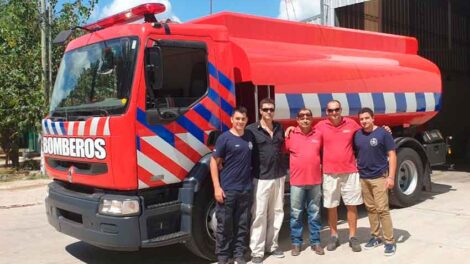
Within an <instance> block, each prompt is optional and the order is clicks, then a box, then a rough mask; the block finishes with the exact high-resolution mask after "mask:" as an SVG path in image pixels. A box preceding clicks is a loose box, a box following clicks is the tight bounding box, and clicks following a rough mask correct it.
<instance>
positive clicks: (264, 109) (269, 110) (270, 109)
mask: <svg viewBox="0 0 470 264" xmlns="http://www.w3.org/2000/svg"><path fill="white" fill-rule="evenodd" d="M261 111H263V112H271V113H274V108H261Z"/></svg>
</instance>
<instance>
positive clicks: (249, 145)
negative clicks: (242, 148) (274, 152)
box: [248, 141, 253, 150]
mask: <svg viewBox="0 0 470 264" xmlns="http://www.w3.org/2000/svg"><path fill="white" fill-rule="evenodd" d="M248 148H249V149H250V150H252V149H253V143H251V141H248Z"/></svg>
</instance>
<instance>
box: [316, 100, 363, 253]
mask: <svg viewBox="0 0 470 264" xmlns="http://www.w3.org/2000/svg"><path fill="white" fill-rule="evenodd" d="M326 114H327V116H328V119H325V120H322V121H320V122H318V123H317V124H316V125H315V129H317V130H319V131H321V132H322V134H323V206H324V207H326V208H328V224H329V226H330V234H331V236H330V239H329V241H328V245H327V250H329V251H332V250H335V249H336V248H337V247H338V246H339V244H340V243H339V239H338V228H337V222H338V211H337V207H338V205H339V203H340V199H341V197H342V198H343V202H344V204H345V205H346V208H347V218H348V224H349V246H350V247H351V248H352V250H353V251H354V252H359V251H361V245H360V242H359V240H358V239H357V238H356V229H357V208H356V207H357V205H360V204H362V203H363V201H362V195H361V183H360V181H359V173H358V171H357V167H356V159H355V157H354V151H353V138H354V133H355V132H356V131H357V130H358V129H360V128H361V127H360V126H359V124H357V123H356V122H355V121H354V120H352V119H350V118H347V117H342V116H341V103H340V102H339V101H337V100H332V101H330V102H328V104H327V107H326Z"/></svg>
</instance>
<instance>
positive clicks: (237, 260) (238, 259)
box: [235, 258, 246, 264]
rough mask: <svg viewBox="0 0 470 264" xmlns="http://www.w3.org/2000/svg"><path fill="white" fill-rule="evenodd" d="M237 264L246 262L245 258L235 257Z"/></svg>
mask: <svg viewBox="0 0 470 264" xmlns="http://www.w3.org/2000/svg"><path fill="white" fill-rule="evenodd" d="M235 264H246V261H245V259H244V258H235Z"/></svg>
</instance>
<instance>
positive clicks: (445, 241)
mask: <svg viewBox="0 0 470 264" xmlns="http://www.w3.org/2000/svg"><path fill="white" fill-rule="evenodd" d="M432 180H433V191H432V192H427V193H423V196H422V197H423V198H422V199H421V201H420V203H418V204H416V205H414V206H412V207H409V208H401V209H393V210H392V219H393V223H394V227H395V235H396V238H397V240H398V243H397V245H398V250H397V254H396V255H395V256H392V257H385V256H383V249H382V247H379V248H376V249H373V250H370V251H365V250H363V251H362V252H360V253H353V252H352V251H351V249H350V248H349V246H348V244H347V236H348V231H347V224H346V223H345V221H344V220H342V221H341V223H340V225H339V226H338V227H339V232H340V240H341V242H342V245H341V246H340V247H339V248H338V249H337V250H336V251H334V252H329V251H327V252H326V255H324V256H318V255H315V254H314V253H313V252H311V251H310V249H309V248H306V249H305V250H304V251H302V253H301V255H300V256H298V257H292V256H290V242H289V230H288V228H287V223H285V224H284V227H283V230H282V231H281V240H280V245H281V248H282V249H283V250H284V251H285V254H286V258H284V259H275V258H273V257H268V258H266V259H265V263H268V264H269V263H273V264H274V263H289V264H295V263H305V262H315V263H319V264H321V263H365V262H372V263H441V262H442V263H465V262H467V261H468V260H469V259H470V203H469V202H470V173H468V172H455V171H435V172H434V173H433V176H432ZM48 181H49V180H35V181H24V182H7V183H0V219H1V220H0V223H1V224H0V263H13V262H14V263H83V262H86V263H130V262H140V263H206V262H205V261H203V260H201V259H198V258H197V257H194V256H193V255H192V254H191V253H189V252H188V251H186V249H185V248H184V246H183V245H173V246H168V247H163V248H156V249H146V250H141V251H139V252H111V251H106V250H102V249H99V248H96V247H94V246H90V245H88V244H86V243H83V242H79V241H77V240H76V239H74V238H71V237H68V236H66V235H64V234H61V233H59V232H57V231H55V230H54V229H53V228H52V227H51V226H49V224H48V223H47V220H46V215H45V209H44V198H45V195H46V186H45V184H47V182H48ZM344 213H345V212H341V213H340V219H345V214H344ZM368 227H369V223H368V219H367V215H366V213H365V210H364V209H363V208H362V209H361V210H360V219H359V222H358V235H359V238H360V240H361V242H362V243H365V242H366V241H367V240H368V238H369V228H368ZM304 233H306V232H304ZM305 238H306V239H307V236H305ZM327 239H328V230H327V228H325V229H324V230H323V231H322V240H323V241H325V243H326V241H327ZM307 241H308V240H307Z"/></svg>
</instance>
